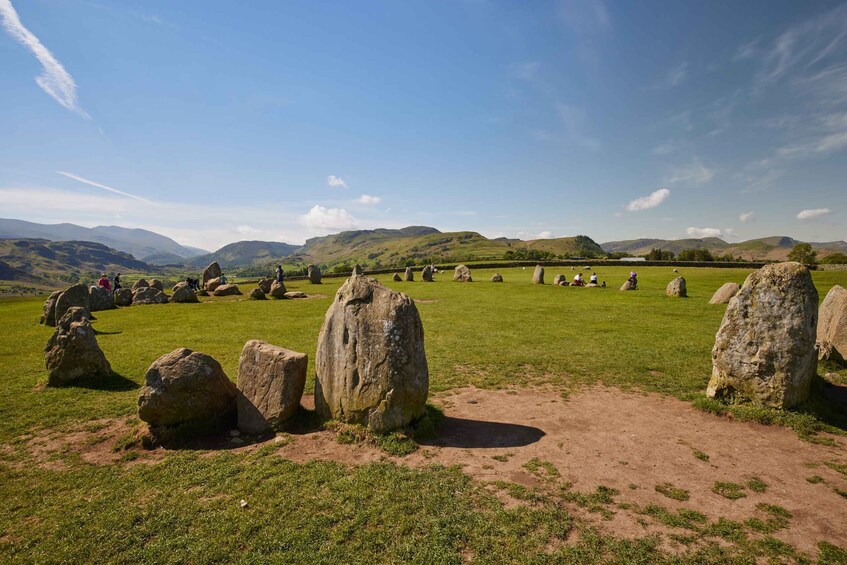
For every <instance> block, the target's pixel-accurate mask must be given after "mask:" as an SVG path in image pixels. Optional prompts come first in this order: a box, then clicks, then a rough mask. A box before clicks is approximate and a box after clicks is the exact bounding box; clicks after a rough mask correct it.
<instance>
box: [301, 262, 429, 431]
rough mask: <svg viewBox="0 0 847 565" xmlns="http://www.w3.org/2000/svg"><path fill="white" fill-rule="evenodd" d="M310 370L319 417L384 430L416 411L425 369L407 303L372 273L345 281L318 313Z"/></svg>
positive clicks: (417, 325)
mask: <svg viewBox="0 0 847 565" xmlns="http://www.w3.org/2000/svg"><path fill="white" fill-rule="evenodd" d="M316 374H317V378H316V380H315V409H316V410H317V412H318V414H319V415H320V416H321V417H322V418H325V419H330V418H334V419H339V420H343V421H346V422H352V423H358V424H364V425H367V426H368V427H369V428H371V429H372V430H374V431H376V432H387V431H390V430H393V429H397V428H400V427H403V426H405V425H407V424H409V423H410V422H412V421H413V420H415V419H416V418H418V417H420V416H422V415H423V413H424V409H425V406H426V399H427V395H428V392H429V371H428V368H427V362H426V353H425V351H424V332H423V325H422V324H421V319H420V316H419V315H418V309H417V308H416V307H415V303H414V301H412V299H411V298H409V297H408V296H406V295H405V294H402V293H399V292H395V291H393V290H391V289H389V288H387V287H385V286H383V285H382V284H380V283H379V282H377V281H376V280H374V279H372V278H369V277H351V278H349V279H348V280H347V281H346V282H345V283H344V284H343V285H342V286H341V288H339V289H338V292H337V293H336V295H335V300H333V302H332V305H331V306H330V307H329V309H328V310H327V313H326V317H325V318H324V323H323V327H322V328H321V333H320V337H319V338H318V350H317V359H316Z"/></svg>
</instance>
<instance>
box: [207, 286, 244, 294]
mask: <svg viewBox="0 0 847 565" xmlns="http://www.w3.org/2000/svg"><path fill="white" fill-rule="evenodd" d="M212 294H214V295H215V296H234V295H237V294H241V291H240V290H238V285H237V284H222V285H220V286H219V287H217V288H216V289H215V292H213V293H212Z"/></svg>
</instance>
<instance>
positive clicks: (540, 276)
mask: <svg viewBox="0 0 847 565" xmlns="http://www.w3.org/2000/svg"><path fill="white" fill-rule="evenodd" d="M532 282H533V284H544V267H542V266H541V265H536V266H535V272H533V273H532Z"/></svg>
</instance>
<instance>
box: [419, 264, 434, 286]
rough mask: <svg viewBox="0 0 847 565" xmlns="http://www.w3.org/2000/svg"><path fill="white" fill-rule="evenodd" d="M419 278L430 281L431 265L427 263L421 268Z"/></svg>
mask: <svg viewBox="0 0 847 565" xmlns="http://www.w3.org/2000/svg"><path fill="white" fill-rule="evenodd" d="M421 278H422V279H423V281H424V282H432V265H427V266H426V267H424V268H423V270H422V271H421Z"/></svg>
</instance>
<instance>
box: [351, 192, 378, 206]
mask: <svg viewBox="0 0 847 565" xmlns="http://www.w3.org/2000/svg"><path fill="white" fill-rule="evenodd" d="M357 202H358V203H359V204H367V205H369V206H372V205H375V204H379V203H380V202H382V198H380V197H379V196H371V195H370V194H363V195H361V196H360V197H359V198H358V200H357Z"/></svg>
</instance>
